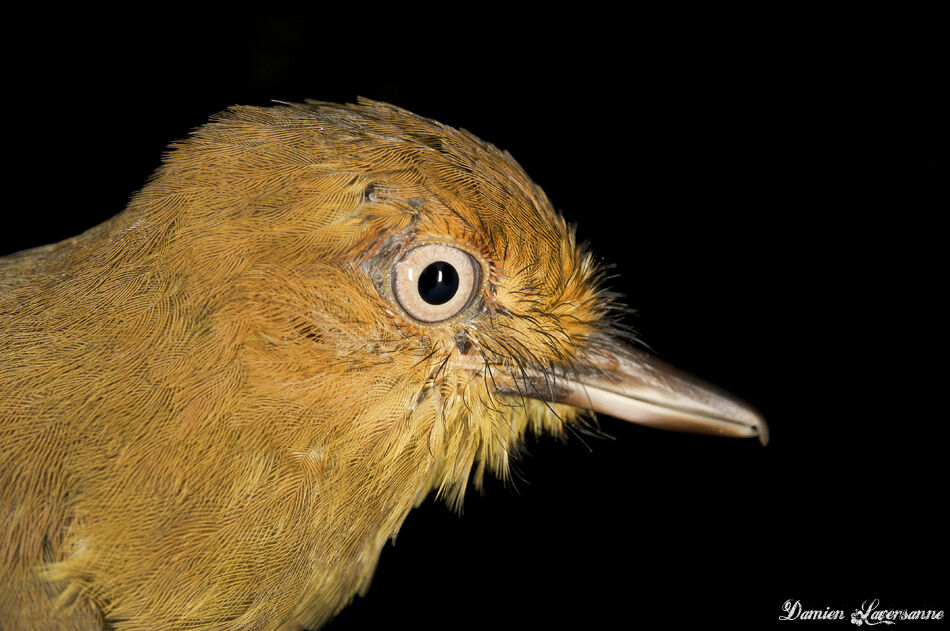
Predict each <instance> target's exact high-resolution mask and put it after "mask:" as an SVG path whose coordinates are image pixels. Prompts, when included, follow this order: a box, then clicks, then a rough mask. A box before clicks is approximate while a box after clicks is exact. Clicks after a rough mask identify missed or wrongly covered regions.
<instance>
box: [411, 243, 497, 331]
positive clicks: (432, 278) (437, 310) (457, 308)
mask: <svg viewBox="0 0 950 631" xmlns="http://www.w3.org/2000/svg"><path fill="white" fill-rule="evenodd" d="M480 287H481V266H480V265H479V264H478V261H476V260H475V258H474V257H473V256H472V255H471V254H469V253H468V252H466V251H465V250H461V249H459V248H455V247H452V246H450V245H447V244H444V243H429V244H426V245H420V246H418V247H416V248H413V249H411V250H409V251H408V252H406V254H405V255H404V256H403V257H402V258H401V259H400V260H399V261H398V262H397V263H396V264H395V265H394V266H393V270H392V291H393V296H394V297H395V299H396V302H398V303H399V306H400V307H402V309H403V310H404V311H405V312H406V313H407V314H408V315H409V316H410V317H412V318H414V319H415V320H418V321H420V322H424V323H426V324H434V323H438V322H443V321H445V320H448V319H450V318H452V317H454V316H456V315H458V314H459V313H461V312H462V311H463V310H464V309H465V308H466V307H468V306H469V305H470V304H471V302H472V299H473V298H474V297H475V295H476V294H477V293H478V290H479V288H480Z"/></svg>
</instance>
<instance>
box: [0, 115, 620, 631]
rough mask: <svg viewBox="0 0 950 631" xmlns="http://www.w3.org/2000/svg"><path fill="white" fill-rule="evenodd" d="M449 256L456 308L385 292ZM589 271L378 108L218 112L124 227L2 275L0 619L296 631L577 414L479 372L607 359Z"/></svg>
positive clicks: (30, 258) (522, 209)
mask: <svg viewBox="0 0 950 631" xmlns="http://www.w3.org/2000/svg"><path fill="white" fill-rule="evenodd" d="M426 241H437V242H443V243H450V244H454V245H455V246H457V247H459V248H460V249H463V250H465V251H467V252H470V253H472V254H474V255H475V256H476V258H477V259H478V260H479V261H482V262H483V263H484V265H485V271H486V273H485V278H484V282H483V284H482V285H481V286H480V288H479V291H478V295H477V296H476V298H475V302H474V303H473V306H472V308H471V309H469V310H467V311H466V312H465V315H464V317H460V318H456V319H453V320H450V321H448V322H443V323H437V324H424V323H421V322H416V321H414V320H413V319H412V318H411V317H408V316H407V314H406V313H405V312H403V311H402V310H400V308H399V306H398V305H397V304H393V302H392V300H391V296H390V295H389V294H388V292H387V291H386V286H387V283H388V282H389V281H388V278H389V269H390V268H391V266H392V264H393V262H394V261H395V260H396V258H398V256H399V255H400V253H402V252H404V251H405V250H406V249H407V248H409V247H411V246H412V245H414V244H418V243H423V242H426ZM597 278H598V273H597V270H596V269H595V266H594V264H593V263H592V261H591V259H590V257H589V256H588V255H586V254H584V253H583V252H581V251H580V250H579V248H578V247H577V246H576V245H575V242H574V238H573V235H572V233H571V231H570V230H569V229H568V228H567V227H566V226H565V223H564V221H563V219H562V218H561V217H560V216H559V215H558V214H557V213H555V211H554V210H553V209H552V207H551V204H550V203H549V202H548V200H547V199H546V197H545V195H544V193H543V192H542V191H541V190H540V189H539V188H538V187H537V186H536V185H535V184H533V183H532V182H531V180H530V179H529V178H528V177H527V176H526V175H525V174H524V172H523V171H522V170H521V169H520V168H519V167H518V165H517V164H516V163H515V162H514V160H513V159H512V158H511V157H510V156H509V155H507V154H506V153H503V152H501V151H499V150H497V149H496V148H495V147H493V146H491V145H489V144H486V143H484V142H482V141H480V140H478V139H477V138H475V137H473V136H472V135H471V134H468V133H467V132H464V131H457V130H454V129H451V128H449V127H446V126H443V125H440V124H438V123H436V122H434V121H430V120H427V119H424V118H420V117H417V116H414V115H412V114H410V113H408V112H405V111H403V110H400V109H398V108H396V107H392V106H389V105H385V104H382V103H374V102H369V101H362V102H361V103H360V104H359V105H353V106H336V105H329V104H310V105H306V106H298V105H280V106H276V107H270V108H254V107H236V108H232V109H230V110H228V111H227V112H225V113H223V114H220V115H218V116H216V117H215V118H214V119H213V120H212V121H211V122H210V123H209V124H207V125H205V126H204V127H202V128H200V129H198V130H197V131H196V132H195V133H194V134H193V135H192V136H191V137H190V138H188V139H187V140H185V141H182V142H180V143H177V144H176V145H174V147H173V149H172V150H171V151H170V152H169V154H168V155H167V157H166V159H165V161H164V163H163V165H162V166H161V167H160V168H159V170H158V171H157V173H156V174H155V175H154V177H153V178H152V179H151V180H150V181H149V183H148V184H147V185H146V186H145V187H144V188H143V189H142V190H141V191H140V192H139V193H138V194H136V195H135V196H134V198H133V199H132V201H131V203H130V204H129V206H128V208H127V209H126V210H125V211H124V212H122V213H121V214H120V215H118V216H117V217H115V218H113V219H112V220H110V221H107V222H106V223H104V224H102V225H100V226H97V227H95V228H92V229H91V230H89V231H87V232H85V233H84V234H82V235H80V236H78V237H75V238H72V239H69V240H66V241H63V242H61V243H56V244H52V245H48V246H44V247H40V248H36V249H33V250H28V251H25V252H21V253H18V254H15V255H12V256H9V257H7V258H4V259H0V327H2V332H0V463H2V465H0V628H2V629H50V628H61V629H83V630H87V629H99V628H101V626H100V624H101V623H100V621H101V620H102V619H106V620H108V622H109V623H110V624H111V628H113V629H116V630H119V629H150V630H155V631H158V630H166V629H190V630H199V629H200V630H206V629H259V630H264V629H300V628H304V627H316V626H319V625H320V624H321V623H323V622H325V621H326V620H328V619H329V618H330V617H332V616H333V614H334V613H336V612H337V611H338V610H339V609H340V608H341V607H343V606H344V605H346V603H347V602H349V600H350V599H351V598H352V597H353V596H354V595H355V594H356V593H358V592H360V591H361V590H365V589H366V588H367V586H368V585H369V581H370V578H371V576H372V574H373V570H374V567H375V565H376V562H377V559H378V557H379V554H380V550H381V548H382V547H383V545H384V544H385V543H386V541H387V540H388V539H389V538H390V537H392V536H393V535H394V534H395V533H396V531H397V530H398V528H399V526H400V524H401V523H402V521H403V520H404V519H405V517H406V514H407V512H408V511H409V510H410V509H411V508H412V507H413V506H414V505H416V504H418V503H419V502H420V501H422V500H423V499H424V498H425V497H426V496H427V495H428V494H429V493H430V492H431V491H435V492H436V493H437V494H438V495H440V496H441V497H444V498H445V499H446V500H448V501H449V502H450V503H451V504H458V503H459V502H461V499H462V495H463V493H464V490H465V487H466V484H467V482H468V481H469V480H470V479H474V481H475V482H476V483H477V482H478V481H479V480H481V478H482V476H483V474H484V472H485V471H486V470H490V471H492V472H494V473H495V474H496V475H499V476H501V477H505V476H506V475H507V471H508V469H507V467H508V452H509V450H511V449H513V448H514V447H515V446H516V444H517V443H518V442H519V441H520V440H521V438H522V436H523V435H524V434H525V432H526V431H528V430H529V429H530V430H534V431H538V432H550V433H555V434H557V433H558V432H561V431H562V428H563V424H564V423H571V422H575V421H576V419H577V418H578V415H579V414H580V412H578V410H577V409H576V408H574V407H570V406H566V405H558V404H554V403H543V402H541V401H538V400H535V399H531V398H523V397H521V396H517V395H511V394H499V391H497V390H496V389H495V388H494V387H493V379H494V375H493V374H492V373H491V370H487V369H486V370H485V371H482V372H480V373H473V372H472V371H471V370H468V369H466V368H465V367H463V366H462V365H461V363H460V360H461V359H465V358H475V359H476V360H477V361H483V362H485V363H486V365H490V366H494V367H496V370H501V371H507V372H510V373H512V374H514V375H515V377H517V376H518V375H517V373H518V372H519V371H521V370H522V369H526V368H530V369H532V370H536V371H543V370H546V369H547V368H549V367H552V366H559V367H562V368H564V367H571V366H572V365H574V364H576V363H580V362H582V361H583V354H584V353H587V352H589V351H590V350H591V348H593V347H596V346H597V345H603V344H608V343H609V342H608V341H607V340H608V335H607V334H608V333H609V329H610V328H611V325H610V323H609V318H608V317H607V315H608V312H609V309H610V298H609V296H607V295H606V294H604V293H602V292H601V291H600V290H599V288H598V286H597Z"/></svg>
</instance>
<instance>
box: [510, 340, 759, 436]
mask: <svg viewBox="0 0 950 631" xmlns="http://www.w3.org/2000/svg"><path fill="white" fill-rule="evenodd" d="M587 360H588V361H587V362H586V364H587V366H588V368H586V369H584V370H579V371H571V372H564V373H556V374H555V375H554V378H553V379H552V378H551V375H541V374H531V373H526V374H524V375H523V377H520V378H518V379H517V381H518V382H519V383H518V384H517V386H518V387H517V388H511V384H507V385H506V384H505V383H504V382H503V380H501V379H499V374H498V373H499V372H501V371H498V372H496V373H495V375H494V378H495V380H496V388H498V390H499V391H500V392H502V393H506V392H507V393H514V392H518V393H520V394H522V395H523V396H531V397H532V398H537V399H542V400H545V401H548V402H552V403H564V404H567V405H573V406H575V407H578V408H586V409H589V410H593V411H595V412H601V413H603V414H609V415H610V416H613V417H616V418H618V419H622V420H625V421H631V422H633V423H639V424H641V425H648V426H650V427H658V428H661V429H668V430H674V431H679V432H692V433H698V434H713V435H716V436H733V437H739V438H746V437H752V436H758V437H759V441H760V442H761V443H762V444H763V445H765V444H766V443H768V440H769V430H768V425H766V423H765V420H764V419H763V418H762V416H761V415H759V413H758V412H756V411H755V410H754V409H753V408H752V407H751V406H749V405H748V404H747V403H745V402H743V401H741V400H740V399H738V398H736V397H734V396H732V395H730V394H728V393H726V392H723V391H721V390H719V389H718V388H716V387H715V386H713V385H711V384H708V383H706V382H704V381H702V380H700V379H698V378H696V377H693V376H692V375H688V374H686V373H684V372H682V371H680V370H677V369H676V368H673V367H672V366H670V365H668V364H665V363H664V362H662V361H660V360H658V359H657V358H655V357H653V356H652V355H649V354H647V353H644V352H643V351H640V350H637V349H635V348H633V347H631V346H629V345H626V344H622V345H621V344H617V345H615V347H614V350H612V351H609V352H608V351H601V350H598V351H596V352H595V353H594V354H591V355H590V356H589V357H588V358H587ZM509 379H510V377H509Z"/></svg>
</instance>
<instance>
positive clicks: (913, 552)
mask: <svg viewBox="0 0 950 631" xmlns="http://www.w3.org/2000/svg"><path fill="white" fill-rule="evenodd" d="M467 10H469V11H472V13H471V14H459V15H451V14H447V15H446V16H445V17H444V18H442V19H437V18H434V17H433V16H432V15H431V14H429V15H426V16H421V15H420V16H407V15H402V16H399V17H396V16H390V15H384V14H380V13H377V12H375V11H373V10H371V9H370V8H369V7H365V6H358V5H355V4H354V5H353V6H352V7H351V8H350V10H348V11H346V10H344V11H343V12H341V13H340V14H335V15H331V14H328V13H323V12H322V10H319V9H316V8H314V7H310V8H309V10H299V11H298V10H294V9H291V8H288V9H286V10H285V11H283V12H272V13H267V14H264V13H255V14H247V15H245V14H240V13H238V12H237V10H236V9H233V8H227V9H225V8H221V9H220V10H219V12H218V13H217V14H214V15H200V16H199V15H194V14H168V15H161V14H154V15H117V14H115V13H110V14H102V15H94V14H89V13H82V14H79V13H76V14H72V15H70V14H63V13H58V12H57V13H56V14H55V15H47V14H46V13H45V12H40V11H37V12H36V13H29V12H28V13H27V14H23V15H22V16H14V17H11V18H10V19H9V21H8V24H7V25H6V29H7V30H8V37H7V40H6V42H7V43H6V44H5V48H6V50H5V59H6V64H5V65H6V69H7V76H6V77H5V83H6V85H5V92H6V95H7V96H6V99H5V102H6V104H5V105H6V109H7V114H6V116H5V121H4V122H5V142H4V147H5V149H6V151H7V152H8V156H7V163H8V165H10V166H8V167H7V176H8V178H9V179H8V180H7V192H8V195H7V203H6V209H5V213H4V216H5V219H6V224H7V227H6V228H4V229H3V231H2V232H3V233H2V235H0V241H2V242H0V246H2V248H0V254H5V253H8V252H12V251H15V250H18V249H21V248H25V247H31V246H35V245H40V244H43V243H47V242H51V241H55V240H59V239H62V238H65V237H68V236H71V235H74V234H77V233H78V232H80V231H82V230H84V229H86V228H88V227H91V226H93V225H95V224H96V223H99V222H100V221H102V220H104V219H106V218H108V217H110V216H112V215H114V214H116V213H117V212H119V211H120V210H122V208H123V206H124V204H125V202H126V201H127V199H128V197H129V195H130V194H131V193H132V192H133V191H135V190H136V189H138V188H139V187H140V186H141V185H142V183H143V182H144V180H145V178H146V177H147V176H148V175H149V173H150V172H151V171H152V170H153V169H154V168H155V167H156V166H158V164H159V162H160V158H161V154H162V152H163V150H164V147H165V146H166V145H167V143H169V142H170V141H172V140H174V139H177V138H180V137H182V136H184V135H185V134H187V133H188V131H189V130H190V129H192V128H194V127H196V126H198V125H200V124H202V123H203V122H204V121H205V120H206V119H207V118H208V116H210V115H211V114H213V113H215V112H216V111H219V110H221V109H223V108H225V107H226V106H228V105H230V104H235V103H242V104H256V105H266V104H267V103H268V102H269V101H270V100H271V99H281V100H290V101H300V100H303V99H304V98H316V99H320V100H328V101H354V100H355V99H356V97H357V96H366V97H369V98H373V99H378V100H384V101H389V102H392V103H395V104H397V105H400V106H402V107H405V108H407V109H410V110H412V111H414V112H416V113H419V114H422V115H424V116H428V117H432V118H435V119H437V120H440V121H442V122H444V123H447V124H450V125H453V126H459V127H465V128H466V129H469V130H470V131H472V132H473V133H475V134H476V135H478V136H480V137H481V138H483V139H485V140H488V141H490V142H492V143H494V144H496V145H497V146H499V147H501V148H503V149H507V150H509V151H510V152H511V153H512V154H513V155H514V156H515V158H516V159H517V160H518V161H519V162H520V163H521V165H522V166H523V167H524V168H525V170H526V171H527V172H528V173H529V174H530V175H531V176H532V177H533V178H534V179H535V181H537V182H538V183H539V184H540V185H541V186H542V187H543V188H544V189H545V190H546V192H547V193H548V196H549V197H550V198H551V199H552V201H553V202H554V204H555V206H556V207H558V208H559V209H561V210H562V211H563V212H564V214H565V215H566V216H567V217H568V218H569V220H571V221H573V222H575V223H577V225H578V233H579V235H580V237H581V238H582V239H586V240H589V241H590V242H591V243H592V245H593V248H594V249H595V251H596V252H597V253H598V254H599V256H600V257H601V258H603V259H604V260H606V261H609V262H611V263H614V264H616V270H615V271H616V274H617V277H616V278H615V279H614V280H613V281H612V286H613V288H614V289H616V290H618V291H621V292H622V293H624V294H625V295H626V296H627V302H628V303H629V305H630V306H631V307H633V308H635V309H636V310H637V311H638V313H637V315H635V316H632V317H631V318H630V319H629V324H631V325H632V326H633V327H634V328H635V329H636V330H637V331H638V332H639V334H640V336H641V337H642V338H643V339H644V340H645V341H646V342H647V343H648V344H649V345H650V347H651V348H652V349H653V350H654V351H655V352H656V353H658V354H659V355H660V356H661V357H663V358H664V359H666V360H668V361H670V362H671V363H674V364H677V365H679V366H680V367H682V368H685V369H687V370H689V371H691V372H694V373H697V374H699V375H702V376H703V377H705V378H707V379H709V380H710V381H713V382H714V383H717V384H719V385H721V386H723V387H725V388H727V389H729V390H732V391H734V392H736V393H737V394H739V395H740V396H742V397H744V398H746V399H747V400H749V401H750V402H751V403H752V404H754V405H755V406H756V407H758V408H759V409H760V410H761V411H762V412H763V413H764V415H765V416H766V418H767V419H768V421H769V423H770V426H771V429H772V442H771V443H770V444H769V445H768V446H767V447H762V446H760V445H759V444H758V443H757V442H755V441H754V440H726V439H716V438H709V437H702V436H691V435H681V434H672V433H664V432H660V431H655V430H650V429H646V428H642V427H638V426H633V425H629V424H625V423H622V422H619V421H616V420H614V419H611V418H606V417H605V418H602V419H601V425H602V428H603V429H604V430H605V431H606V432H607V433H609V434H611V435H612V436H613V440H603V439H598V438H585V439H584V440H581V439H578V438H576V437H573V438H571V439H569V440H568V441H567V443H566V444H559V443H557V442H555V441H553V440H537V441H533V442H532V443H531V445H530V450H529V451H530V453H529V455H528V456H527V457H526V458H524V459H523V460H522V461H520V462H519V463H518V464H517V470H518V472H519V476H518V478H517V479H516V481H515V484H514V485H513V488H512V487H508V488H506V487H504V486H503V485H501V484H500V483H491V484H489V485H488V488H487V491H486V493H485V494H484V495H479V494H478V493H477V492H475V491H471V492H470V493H469V495H468V499H467V501H466V504H465V507H464V515H463V516H461V517H459V516H457V515H455V514H454V513H452V512H450V511H449V510H448V509H447V508H446V507H444V506H442V505H441V504H436V503H434V502H431V501H430V502H428V503H426V504H425V505H424V506H423V507H422V508H421V509H418V510H416V511H414V512H413V513H412V514H411V515H410V517H409V519H408V520H407V521H406V523H405V524H404V526H403V528H402V531H401V532H400V534H399V537H398V541H397V543H396V545H395V546H394V547H387V548H386V550H385V551H384V553H383V556H382V560H381V563H380V567H379V570H378V572H377V575H376V578H375V580H374V583H373V586H372V588H371V589H370V592H369V594H368V596H367V597H366V598H357V599H356V601H355V602H354V603H353V604H352V605H351V606H350V607H349V608H348V609H346V610H345V611H344V612H343V613H342V614H341V615H340V616H339V617H338V619H337V620H336V621H334V622H333V623H332V624H331V625H330V626H329V629H332V630H333V631H342V630H343V629H355V628H362V629H369V628H381V627H383V626H384V625H386V626H389V625H400V626H401V625H407V626H411V627H413V628H417V629H445V628H458V627H462V628H496V629H513V628H519V627H525V628H529V627H535V626H537V627H541V628H545V627H546V628H553V629H570V628H619V629H624V628H651V627H669V626H677V627H679V626H682V627H685V628H692V627H700V626H708V625H712V624H727V625H730V626H732V625H736V626H746V625H749V626H755V627H758V628H761V627H764V626H771V625H775V626H779V627H782V628H793V627H797V626H799V625H802V626H807V627H814V626H816V624H817V623H805V622H801V621H799V622H797V623H792V622H779V621H778V620H777V618H778V616H779V615H780V614H781V613H782V611H781V607H782V604H783V603H784V602H785V601H786V600H787V599H793V600H794V599H801V601H802V603H803V604H804V605H805V606H806V607H807V608H818V609H822V610H823V609H825V607H830V608H832V609H842V610H844V611H845V615H846V616H847V617H850V613H851V612H852V611H854V609H855V608H857V607H858V606H859V605H860V604H861V602H862V601H863V600H866V599H872V598H879V599H881V606H882V607H890V608H934V609H947V608H948V607H950V601H948V599H947V594H948V590H947V544H946V541H945V535H946V531H947V523H946V519H945V517H944V516H943V512H944V511H945V509H946V504H947V497H946V468H947V467H946V464H945V454H946V449H947V448H946V443H945V442H944V440H943V439H944V438H945V437H946V429H945V427H946V423H947V412H946V404H945V403H944V402H943V400H942V399H943V398H944V397H942V396H940V395H942V394H943V393H944V392H945V391H946V386H945V383H944V382H945V379H946V373H947V371H946V368H945V367H944V364H943V361H942V360H943V355H944V353H945V352H946V345H945V343H944V336H943V327H942V324H943V320H944V319H945V318H944V317H942V316H943V315H944V314H945V308H944V307H943V306H942V303H941V302H939V299H940V297H941V295H942V294H945V293H946V273H945V272H946V257H945V256H944V250H943V247H944V243H943V242H944V241H945V235H946V229H945V228H944V227H943V225H942V223H940V219H941V218H942V217H941V215H945V214H946V210H947V195H946V188H947V153H946V147H947V144H946V141H947V133H946V131H947V130H946V126H945V125H946V122H945V120H944V118H945V116H944V117H943V118H942V117H941V116H940V115H939V113H940V112H943V113H944V114H945V112H946V111H950V110H948V109H947V102H946V101H945V100H942V94H941V92H942V91H941V88H940V84H941V83H943V84H945V83H946V68H947V63H946V62H947V55H946V53H947V51H946V47H945V46H944V41H945V37H943V36H941V35H940V34H939V33H938V32H937V30H936V29H932V28H931V27H933V26H935V24H936V20H935V16H931V15H924V14H921V15H909V14H908V15H894V14H884V13H881V14H874V15H871V14H867V13H854V14H840V15H831V14H828V13H814V14H806V13H780V12H779V11H775V12H772V13H762V12H758V13H756V12H752V13H750V12H746V11H734V12H728V11H724V10H722V9H715V10H711V9H705V10H702V11H696V10H687V9H686V8H680V9H676V10H673V9H671V10H670V11H668V12H662V11H655V10H654V11H640V12H638V13H631V14H628V15H620V14H608V13H605V14H602V15H593V14H583V15H580V14H577V13H563V14H552V13H551V12H550V11H545V12H539V13H537V14H532V15H530V16H520V17H519V18H515V17H514V16H513V15H512V14H511V12H510V9H506V8H504V7H488V6H484V7H478V8H477V10H476V9H475V8H471V7H470V8H469V9H467ZM318 11H319V12H318ZM941 40H943V41H941ZM938 213H939V214H938ZM941 471H943V473H940V472H941ZM823 624H824V625H827V627H828V628H831V627H834V628H843V625H845V624H847V622H846V621H840V622H833V623H832V622H827V623H823ZM905 624H908V625H913V626H914V628H917V627H918V626H919V627H921V628H923V627H925V626H926V627H927V628H930V627H932V626H935V625H934V624H933V623H926V624H925V623H905Z"/></svg>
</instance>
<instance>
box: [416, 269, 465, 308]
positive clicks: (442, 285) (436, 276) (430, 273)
mask: <svg viewBox="0 0 950 631" xmlns="http://www.w3.org/2000/svg"><path fill="white" fill-rule="evenodd" d="M458 290H459V275H458V272H456V271H455V268H454V267H452V266H451V265H449V264H448V263H446V262H445V261H436V262H435V263H430V264H429V265H428V266H427V267H426V268H425V269H424V270H422V273H421V274H419V295H420V296H422V299H423V300H425V301H426V302H428V303H429V304H430V305H443V304H445V303H447V302H448V301H449V300H452V296H454V295H455V292H457V291H458Z"/></svg>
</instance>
